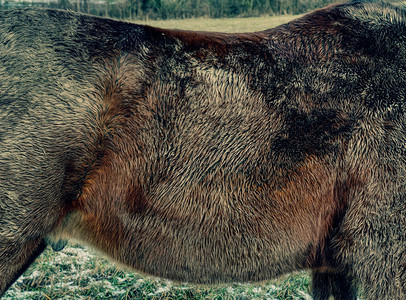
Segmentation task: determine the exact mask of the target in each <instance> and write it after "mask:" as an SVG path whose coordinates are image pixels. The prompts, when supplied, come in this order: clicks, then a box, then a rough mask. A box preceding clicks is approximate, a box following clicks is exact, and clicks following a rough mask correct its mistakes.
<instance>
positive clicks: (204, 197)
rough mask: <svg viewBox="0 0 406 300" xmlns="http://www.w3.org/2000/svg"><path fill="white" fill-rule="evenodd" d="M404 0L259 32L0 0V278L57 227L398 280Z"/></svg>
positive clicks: (184, 265) (183, 260)
mask: <svg viewBox="0 0 406 300" xmlns="http://www.w3.org/2000/svg"><path fill="white" fill-rule="evenodd" d="M405 97H406V10H404V9H402V8H400V7H396V6H392V5H390V4H383V3H366V2H360V3H352V4H342V5H335V6H330V7H327V8H325V9H322V10H318V11H316V12H314V13H311V14H309V15H306V16H304V17H302V18H300V19H298V20H295V21H293V22H290V23H288V24H286V25H282V26H279V27H277V28H275V29H270V30H266V31H262V32H257V33H249V34H222V33H204V32H188V31H176V30H163V29H157V28H152V27H148V26H139V25H135V24H130V23H125V22H118V21H113V20H109V19H102V18H97V17H91V16H86V15H81V14H75V13H72V12H65V11H58V10H47V9H22V10H7V11H0V143H1V144H0V145H1V151H0V294H2V293H4V292H5V290H6V289H7V288H8V287H9V286H10V285H11V284H12V283H13V281H14V280H15V279H16V278H17V277H18V276H19V275H20V274H21V273H22V272H23V271H24V270H25V268H26V267H27V266H28V265H29V264H30V263H31V262H32V261H33V260H34V259H35V257H36V256H37V255H39V254H40V253H41V251H42V250H43V249H44V247H45V246H46V242H45V241H46V240H49V239H54V240H55V241H57V240H58V239H70V238H74V239H76V240H79V241H83V242H85V243H87V244H90V245H92V246H93V247H95V248H97V249H99V250H101V251H103V252H105V253H106V254H107V255H109V256H110V257H112V258H113V259H114V260H116V261H119V262H121V263H123V264H126V265H128V266H130V267H133V268H135V269H137V270H140V271H142V272H146V273H149V274H153V275H156V276H162V277H166V278H170V279H174V280H180V281H182V280H187V281H189V282H198V283H218V282H232V281H258V280H265V279H268V278H272V277H275V276H278V275H280V274H283V273H286V272H291V271H294V270H299V269H312V270H313V274H314V279H313V289H314V297H315V298H316V299H327V298H328V297H329V296H330V294H333V295H334V296H335V297H336V299H355V290H356V287H357V286H359V287H361V288H362V289H363V292H364V294H365V297H366V299H406V155H405V154H406V112H405V109H406V100H405Z"/></svg>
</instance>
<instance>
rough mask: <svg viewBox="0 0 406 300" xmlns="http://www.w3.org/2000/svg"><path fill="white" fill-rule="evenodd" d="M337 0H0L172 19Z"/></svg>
mask: <svg viewBox="0 0 406 300" xmlns="http://www.w3.org/2000/svg"><path fill="white" fill-rule="evenodd" d="M336 1H337V0H44V2H32V1H31V2H29V0H27V2H15V0H3V2H2V1H1V0H0V3H2V4H1V6H2V7H6V8H7V7H11V6H34V5H36V6H47V7H54V8H62V9H70V10H74V11H80V12H85V13H89V14H94V15H99V16H107V17H113V18H118V19H148V18H149V19H173V18H190V17H202V16H206V17H212V18H220V17H233V16H258V15H264V14H267V15H280V14H300V13H304V12H306V11H309V10H312V9H315V8H318V7H322V6H325V5H327V4H330V3H333V2H336Z"/></svg>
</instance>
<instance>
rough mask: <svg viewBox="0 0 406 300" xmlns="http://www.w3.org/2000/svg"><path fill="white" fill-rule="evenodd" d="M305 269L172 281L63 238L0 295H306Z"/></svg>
mask: <svg viewBox="0 0 406 300" xmlns="http://www.w3.org/2000/svg"><path fill="white" fill-rule="evenodd" d="M293 18H295V17H294V16H281V17H260V18H234V19H216V20H212V19H189V20H168V21H148V22H138V23H143V24H148V25H151V26H159V27H163V28H179V29H191V30H206V31H223V32H251V31H259V30H264V29H267V28H271V27H274V26H277V25H280V24H282V23H285V22H288V21H290V20H292V19H293ZM309 290H310V277H309V274H308V273H307V272H300V273H296V274H290V275H286V276H283V277H281V278H278V279H275V280H272V281H269V282H263V283H260V284H241V283H234V284H232V285H228V286H217V287H207V286H206V287H204V286H195V285H189V284H187V283H183V284H176V283H173V282H171V281H168V280H162V279H157V278H151V277H145V276H142V275H140V274H137V273H135V272H127V271H123V269H120V268H117V267H116V266H115V265H114V264H112V263H109V262H108V261H107V260H105V259H103V258H101V256H100V255H94V252H93V251H92V250H89V249H86V248H83V247H81V246H78V245H73V244H68V246H67V247H65V249H64V250H62V251H60V252H53V251H52V250H51V249H49V248H47V250H46V251H45V252H44V253H43V254H42V255H41V256H40V257H39V259H38V260H37V261H36V262H35V263H34V264H33V265H32V266H31V267H30V268H29V269H28V270H27V271H26V272H25V274H24V275H23V276H22V277H21V278H20V279H19V280H18V281H17V282H16V283H14V285H13V286H12V287H11V289H10V290H9V291H8V292H7V293H6V295H5V297H4V299H44V300H45V299H311V296H310V292H309Z"/></svg>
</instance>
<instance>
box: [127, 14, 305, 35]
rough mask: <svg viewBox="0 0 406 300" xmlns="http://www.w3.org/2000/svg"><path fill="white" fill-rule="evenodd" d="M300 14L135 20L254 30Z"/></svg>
mask: <svg viewBox="0 0 406 300" xmlns="http://www.w3.org/2000/svg"><path fill="white" fill-rule="evenodd" d="M298 17H300V16H293V15H283V16H275V17H270V16H262V17H256V18H222V19H208V18H192V19H183V20H150V21H135V23H139V24H145V25H150V26H155V27H161V28H167V29H184V30H199V31H221V32H254V31H261V30H265V29H269V28H272V27H276V26H278V25H281V24H284V23H287V22H289V21H291V20H293V19H296V18H298Z"/></svg>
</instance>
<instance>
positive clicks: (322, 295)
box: [312, 270, 357, 300]
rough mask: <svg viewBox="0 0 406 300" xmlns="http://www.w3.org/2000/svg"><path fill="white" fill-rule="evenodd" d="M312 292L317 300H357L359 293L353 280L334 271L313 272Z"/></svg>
mask: <svg viewBox="0 0 406 300" xmlns="http://www.w3.org/2000/svg"><path fill="white" fill-rule="evenodd" d="M312 292H313V299H315V300H328V299H331V296H332V297H333V299H334V300H356V299H357V291H356V287H355V285H354V284H353V281H352V280H351V278H350V277H349V276H347V275H344V274H342V273H336V272H334V271H330V270H328V271H319V270H314V271H313V272H312Z"/></svg>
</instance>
